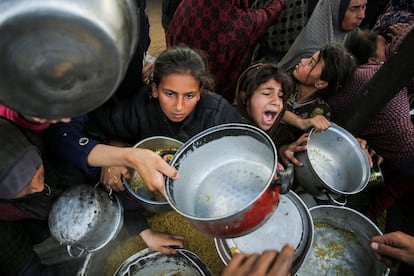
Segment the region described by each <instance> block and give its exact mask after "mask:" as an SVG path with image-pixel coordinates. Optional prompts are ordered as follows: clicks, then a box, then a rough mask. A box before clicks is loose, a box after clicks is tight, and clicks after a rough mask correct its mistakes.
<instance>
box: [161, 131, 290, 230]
mask: <svg viewBox="0 0 414 276" xmlns="http://www.w3.org/2000/svg"><path fill="white" fill-rule="evenodd" d="M276 164H277V154H276V148H275V145H274V144H273V142H272V140H271V139H270V137H269V136H268V135H266V133H265V132H263V131H262V130H260V129H258V128H256V127H254V126H250V125H243V124H223V125H219V126H215V127H212V128H210V129H207V130H204V131H203V132H201V133H199V134H197V135H195V136H193V137H192V138H190V139H189V140H188V141H187V142H186V143H184V145H183V146H182V147H181V148H180V149H179V150H178V151H177V153H176V154H175V155H174V158H173V159H172V161H171V165H172V166H174V167H175V168H177V170H178V171H179V174H180V177H179V178H178V179H176V180H174V179H171V178H168V177H167V178H166V180H165V192H166V195H167V199H168V202H169V203H170V205H171V206H172V207H173V208H174V209H175V210H176V211H177V212H178V213H180V214H181V215H183V216H184V217H185V218H186V219H187V220H188V221H189V222H190V223H191V224H192V225H193V226H194V227H195V228H196V229H198V230H199V231H201V232H203V233H205V234H208V235H212V236H215V237H224V238H225V237H236V236H241V235H244V234H247V233H249V232H251V231H253V230H255V229H256V228H258V227H259V226H260V225H261V224H262V223H264V222H265V221H266V220H267V219H268V218H269V217H270V216H271V214H272V213H273V211H274V209H275V208H276V206H277V205H278V203H279V193H280V190H281V186H280V185H278V184H277V183H276V181H275V175H276ZM283 190H285V189H283Z"/></svg>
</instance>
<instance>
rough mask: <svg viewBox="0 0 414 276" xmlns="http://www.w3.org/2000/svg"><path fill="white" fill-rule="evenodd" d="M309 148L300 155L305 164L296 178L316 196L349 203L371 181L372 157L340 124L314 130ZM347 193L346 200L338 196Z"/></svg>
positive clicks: (296, 168)
mask: <svg viewBox="0 0 414 276" xmlns="http://www.w3.org/2000/svg"><path fill="white" fill-rule="evenodd" d="M309 138H310V140H309V141H308V143H307V150H306V151H303V152H298V153H297V154H296V157H297V158H298V159H299V160H300V161H301V162H302V163H303V167H295V181H296V182H297V184H298V185H300V186H302V187H303V188H305V190H307V191H308V192H309V193H310V194H312V195H313V196H315V197H317V198H319V199H322V200H330V201H332V202H333V203H335V204H337V205H345V204H346V196H348V195H353V194H356V193H359V192H360V191H362V190H363V189H364V188H365V187H366V185H367V184H368V181H369V177H370V167H369V161H368V157H367V156H366V154H365V153H364V151H363V150H362V149H361V146H360V144H359V143H358V141H357V140H356V138H355V137H354V136H352V134H350V133H349V132H348V131H347V130H345V129H343V128H341V127H340V126H338V125H336V124H334V123H333V124H332V126H331V127H330V128H328V129H327V130H325V131H323V132H319V133H314V132H313V130H311V132H310V134H309ZM341 196H345V201H344V202H339V201H338V200H337V199H338V198H339V197H341Z"/></svg>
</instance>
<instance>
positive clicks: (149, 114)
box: [45, 47, 246, 253]
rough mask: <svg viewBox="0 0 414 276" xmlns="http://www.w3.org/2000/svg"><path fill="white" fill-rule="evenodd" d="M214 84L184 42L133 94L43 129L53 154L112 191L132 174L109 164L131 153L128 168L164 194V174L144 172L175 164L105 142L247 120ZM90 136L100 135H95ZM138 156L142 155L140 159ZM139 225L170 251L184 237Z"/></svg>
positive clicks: (183, 133)
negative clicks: (148, 82)
mask: <svg viewBox="0 0 414 276" xmlns="http://www.w3.org/2000/svg"><path fill="white" fill-rule="evenodd" d="M213 84H214V82H213V81H212V78H211V76H210V73H209V71H208V69H207V65H206V63H205V61H204V58H203V56H202V55H201V54H199V53H198V52H197V51H195V50H193V49H190V48H188V47H176V48H170V49H167V50H165V51H164V52H162V53H161V54H160V55H159V56H158V58H157V59H156V61H155V63H154V73H153V80H152V83H151V84H149V85H146V86H144V87H142V88H141V89H140V90H139V91H137V93H134V95H133V97H131V98H124V99H122V100H120V101H118V102H115V101H111V102H108V103H106V104H104V105H103V106H101V107H99V108H98V109H97V110H95V111H92V112H90V113H89V114H88V115H87V116H82V117H78V118H73V119H72V121H71V122H70V123H66V124H61V123H59V124H56V125H54V126H52V127H50V128H49V129H48V130H47V132H46V133H45V134H46V135H45V138H46V139H47V142H48V143H47V144H48V145H49V146H50V148H52V149H53V152H54V153H55V154H56V155H57V156H56V157H57V158H60V159H61V160H64V161H65V162H66V163H69V164H70V165H72V166H74V167H77V168H79V169H81V170H83V171H84V172H85V173H88V174H92V176H93V177H96V178H99V174H100V173H101V176H100V177H101V182H102V183H103V184H104V185H105V186H106V188H107V189H112V190H113V191H115V192H124V190H125V188H124V186H123V184H122V182H121V180H120V179H121V175H122V176H124V177H125V178H129V177H130V175H129V173H128V170H127V168H126V164H128V163H126V164H124V165H121V164H120V165H117V166H116V167H114V166H113V164H114V163H115V161H117V158H119V156H121V159H126V160H128V161H129V163H131V160H130V159H131V156H133V157H134V158H135V159H134V160H135V163H136V164H135V166H131V168H134V169H136V170H137V171H138V173H139V175H140V176H141V177H142V178H143V180H144V182H145V184H147V186H148V188H149V189H150V190H155V189H157V190H158V191H160V192H161V193H164V182H163V177H159V176H162V175H155V174H153V173H152V174H151V173H148V171H150V169H153V170H154V168H152V167H155V168H157V167H159V166H161V165H163V166H168V167H169V168H171V169H174V168H173V167H171V166H169V165H168V164H167V163H166V162H165V161H164V160H162V159H161V157H159V156H158V157H159V159H157V160H153V159H154V158H153V157H151V159H150V158H148V159H145V158H146V157H144V156H143V155H142V154H141V155H138V153H137V152H136V151H137V150H138V151H139V150H140V151H141V152H142V151H146V152H151V153H153V152H152V151H150V150H143V149H137V148H132V147H130V146H128V147H114V146H109V145H108V143H110V142H111V141H113V140H117V141H122V142H123V143H126V144H128V145H134V144H136V143H137V142H138V141H140V140H142V139H145V138H148V137H152V136H167V137H171V138H175V139H177V140H180V141H182V142H185V141H186V140H187V139H189V138H190V137H192V136H194V135H195V134H197V133H199V132H200V131H202V130H204V129H207V128H209V127H212V126H215V125H218V124H223V123H230V122H238V123H243V122H245V121H246V120H245V119H244V118H243V117H242V116H241V115H240V113H239V112H238V111H237V109H236V108H234V107H233V106H232V105H231V104H230V103H228V102H227V101H226V99H224V98H223V97H222V96H220V95H218V94H215V93H213V92H210V89H212V87H213V86H214V85H213ZM92 137H99V140H98V139H93V138H92ZM131 151H132V153H131ZM134 152H135V153H134ZM153 154H154V153H153ZM139 156H142V157H143V158H139V159H138V157H139ZM111 163H112V164H111ZM161 163H162V164H161ZM138 165H140V166H142V167H143V168H141V169H140V166H138ZM111 166H112V167H111ZM139 169H140V170H139ZM174 170H175V169H174ZM154 179H155V180H158V181H154ZM129 205H130V203H129V204H128V206H129ZM132 211H134V214H135V215H134V219H135V221H136V220H137V219H136V217H137V216H141V217H142V216H143V214H142V213H143V212H142V211H141V210H139V208H138V206H133V208H132ZM141 220H142V219H141ZM127 223H128V222H127ZM139 228H140V229H138V231H137V232H138V233H139V235H140V236H141V237H142V238H143V239H144V241H145V243H146V244H147V245H148V246H149V247H150V248H152V249H153V250H158V251H161V252H163V253H174V252H175V250H174V249H173V248H171V245H175V246H181V247H182V246H183V240H182V237H176V236H173V235H169V234H165V233H157V232H156V231H153V230H152V229H150V228H149V227H148V225H147V224H146V223H144V224H143V223H141V225H139Z"/></svg>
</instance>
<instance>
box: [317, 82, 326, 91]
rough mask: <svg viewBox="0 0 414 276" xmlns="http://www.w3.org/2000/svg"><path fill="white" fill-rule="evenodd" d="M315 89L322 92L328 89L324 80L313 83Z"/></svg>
mask: <svg viewBox="0 0 414 276" xmlns="http://www.w3.org/2000/svg"><path fill="white" fill-rule="evenodd" d="M315 87H316V89H319V90H322V89H324V88H326V87H328V82H327V81H324V80H318V81H317V82H315Z"/></svg>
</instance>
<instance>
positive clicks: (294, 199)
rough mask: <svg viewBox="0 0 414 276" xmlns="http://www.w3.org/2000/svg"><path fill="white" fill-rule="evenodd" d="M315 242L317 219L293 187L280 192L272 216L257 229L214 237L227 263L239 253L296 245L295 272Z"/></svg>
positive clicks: (220, 253) (293, 266)
mask: <svg viewBox="0 0 414 276" xmlns="http://www.w3.org/2000/svg"><path fill="white" fill-rule="evenodd" d="M312 242H313V222H312V217H311V215H310V213H309V210H308V208H307V207H306V205H305V203H304V202H303V201H302V200H301V199H300V198H299V197H298V196H297V195H296V194H295V193H294V192H292V191H290V192H289V193H287V194H285V195H281V196H280V202H279V206H278V207H277V208H276V210H275V211H274V212H273V214H272V216H271V217H270V218H269V219H268V220H267V221H266V222H265V223H264V224H263V225H262V226H260V227H259V228H258V229H256V230H255V231H253V232H251V233H249V234H247V235H244V236H241V237H237V238H233V239H218V238H214V243H215V245H216V249H217V252H218V254H219V256H220V258H221V260H222V261H223V263H224V264H225V265H228V264H229V262H230V260H231V258H232V257H233V255H234V254H235V253H258V254H261V253H262V252H263V251H265V250H268V249H269V250H270V249H276V250H278V251H280V250H281V249H282V247H283V246H284V245H285V244H287V243H289V244H291V245H292V246H293V247H294V248H295V256H294V259H293V263H292V267H291V271H290V272H291V273H292V275H294V273H296V271H297V270H298V269H299V268H300V266H301V265H302V263H303V260H304V259H305V257H306V255H307V254H308V252H309V251H310V249H311V247H312Z"/></svg>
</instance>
